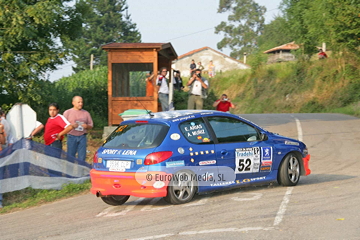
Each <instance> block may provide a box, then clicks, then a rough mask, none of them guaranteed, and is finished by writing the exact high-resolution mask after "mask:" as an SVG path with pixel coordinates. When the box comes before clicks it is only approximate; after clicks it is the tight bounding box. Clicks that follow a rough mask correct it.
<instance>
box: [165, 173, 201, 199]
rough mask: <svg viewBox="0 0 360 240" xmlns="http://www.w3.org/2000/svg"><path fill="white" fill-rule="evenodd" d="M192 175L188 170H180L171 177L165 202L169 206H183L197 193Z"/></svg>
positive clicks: (195, 182)
mask: <svg viewBox="0 0 360 240" xmlns="http://www.w3.org/2000/svg"><path fill="white" fill-rule="evenodd" d="M194 176H195V175H194V173H193V172H192V171H190V170H180V171H178V172H177V173H175V174H174V176H173V177H172V179H171V181H170V183H169V186H168V189H167V190H168V192H167V195H166V197H164V199H165V201H167V202H168V203H171V204H183V203H188V202H190V201H191V200H192V199H193V197H194V195H195V193H196V192H197V181H196V180H194V179H193V178H194Z"/></svg>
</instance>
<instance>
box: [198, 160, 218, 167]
mask: <svg viewBox="0 0 360 240" xmlns="http://www.w3.org/2000/svg"><path fill="white" fill-rule="evenodd" d="M211 164H216V160H208V161H201V162H199V165H200V166H203V165H211Z"/></svg>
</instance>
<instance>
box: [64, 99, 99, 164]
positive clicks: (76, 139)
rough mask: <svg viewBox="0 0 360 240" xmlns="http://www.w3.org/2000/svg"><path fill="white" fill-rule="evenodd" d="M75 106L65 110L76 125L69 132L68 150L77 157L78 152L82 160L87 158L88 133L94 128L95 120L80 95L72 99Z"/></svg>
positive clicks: (67, 117)
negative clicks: (84, 107) (85, 108)
mask: <svg viewBox="0 0 360 240" xmlns="http://www.w3.org/2000/svg"><path fill="white" fill-rule="evenodd" d="M72 105H73V106H74V107H73V108H70V109H68V110H66V111H65V112H64V117H65V118H66V119H67V120H68V121H69V122H70V124H71V125H72V126H73V127H74V129H72V130H71V131H70V132H69V133H68V134H67V151H68V154H69V155H70V156H73V157H75V156H76V153H77V154H78V158H79V159H80V160H83V161H85V159H86V145H87V139H86V135H87V133H88V131H89V130H90V129H92V128H93V120H92V118H91V116H90V113H89V112H88V111H86V110H84V109H82V108H83V105H84V101H83V98H82V97H80V96H75V97H73V99H72Z"/></svg>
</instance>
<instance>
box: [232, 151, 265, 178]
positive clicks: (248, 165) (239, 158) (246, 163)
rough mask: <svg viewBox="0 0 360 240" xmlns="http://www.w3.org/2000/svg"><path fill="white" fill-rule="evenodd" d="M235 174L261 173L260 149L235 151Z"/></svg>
mask: <svg viewBox="0 0 360 240" xmlns="http://www.w3.org/2000/svg"><path fill="white" fill-rule="evenodd" d="M235 165H236V168H235V174H242V173H253V172H259V167H260V148H259V147H252V148H237V149H235Z"/></svg>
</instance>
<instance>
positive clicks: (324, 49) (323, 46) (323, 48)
mask: <svg viewBox="0 0 360 240" xmlns="http://www.w3.org/2000/svg"><path fill="white" fill-rule="evenodd" d="M322 50H323V51H324V52H326V43H324V42H323V43H322Z"/></svg>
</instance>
